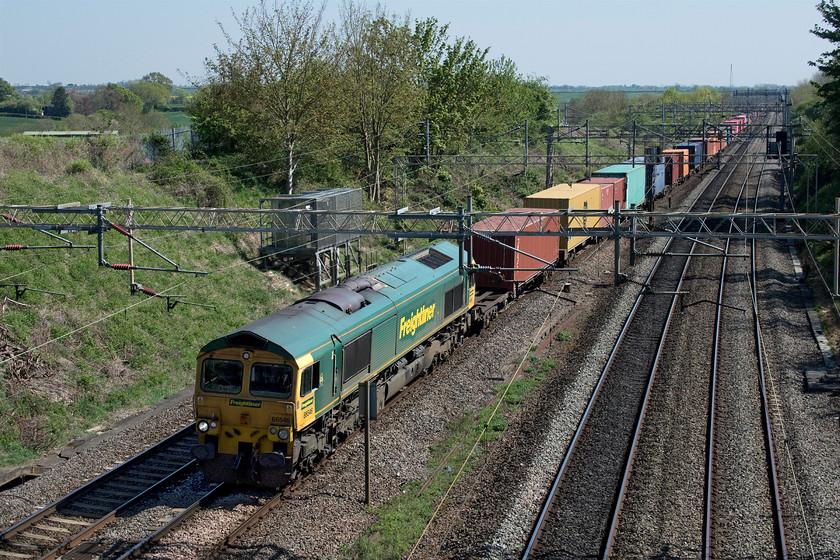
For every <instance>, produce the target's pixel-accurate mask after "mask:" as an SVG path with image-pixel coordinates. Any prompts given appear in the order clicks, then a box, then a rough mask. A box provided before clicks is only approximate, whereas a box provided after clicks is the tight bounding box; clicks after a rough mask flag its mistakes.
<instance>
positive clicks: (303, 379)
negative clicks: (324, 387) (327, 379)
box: [300, 362, 321, 397]
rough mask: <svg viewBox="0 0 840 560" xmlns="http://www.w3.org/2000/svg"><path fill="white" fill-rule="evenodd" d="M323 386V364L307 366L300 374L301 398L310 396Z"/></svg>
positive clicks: (316, 363)
mask: <svg viewBox="0 0 840 560" xmlns="http://www.w3.org/2000/svg"><path fill="white" fill-rule="evenodd" d="M320 386H321V362H315V363H314V364H312V365H311V366H307V367H306V368H304V370H303V371H302V372H301V374H300V396H301V397H303V396H305V395H307V394H309V393H310V392H311V391H312V390H313V389H317V388H318V387H320Z"/></svg>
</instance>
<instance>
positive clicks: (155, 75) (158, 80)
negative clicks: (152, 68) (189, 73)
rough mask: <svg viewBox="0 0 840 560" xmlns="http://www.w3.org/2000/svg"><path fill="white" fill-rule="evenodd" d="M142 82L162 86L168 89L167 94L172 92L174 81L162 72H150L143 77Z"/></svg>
mask: <svg viewBox="0 0 840 560" xmlns="http://www.w3.org/2000/svg"><path fill="white" fill-rule="evenodd" d="M142 81H144V82H151V83H154V84H160V85H162V86H163V87H165V88H166V91H167V93H171V92H172V85H173V84H172V80H170V79H169V78H167V77H166V76H164V75H163V74H161V73H160V72H150V73H148V74H146V75H145V76H143V78H142Z"/></svg>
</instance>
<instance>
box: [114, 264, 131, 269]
mask: <svg viewBox="0 0 840 560" xmlns="http://www.w3.org/2000/svg"><path fill="white" fill-rule="evenodd" d="M111 268H115V269H117V270H132V269H133V268H134V267H133V266H131V265H130V264H120V263H117V264H112V265H111Z"/></svg>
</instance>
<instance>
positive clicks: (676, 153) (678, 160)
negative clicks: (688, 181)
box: [662, 149, 688, 183]
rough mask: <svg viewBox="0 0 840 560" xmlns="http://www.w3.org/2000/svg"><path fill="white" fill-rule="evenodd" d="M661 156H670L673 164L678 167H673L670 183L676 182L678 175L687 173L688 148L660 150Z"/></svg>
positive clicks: (683, 175)
mask: <svg viewBox="0 0 840 560" xmlns="http://www.w3.org/2000/svg"><path fill="white" fill-rule="evenodd" d="M662 155H663V156H672V161H673V162H674V164H676V165H679V167H676V168H673V172H672V176H671V179H672V180H671V183H676V182H677V179H679V178H680V177H685V176H686V175H688V150H678V149H672V150H662Z"/></svg>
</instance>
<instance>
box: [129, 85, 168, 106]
mask: <svg viewBox="0 0 840 560" xmlns="http://www.w3.org/2000/svg"><path fill="white" fill-rule="evenodd" d="M128 90H129V91H130V92H131V93H133V94H135V95H136V96H137V97H139V98H140V99H141V100H142V101H143V111H145V112H147V113H148V112H149V111H151V110H152V109H154V108H155V107H166V106H167V105H169V96H170V91H171V90H170V88H168V87H166V86H165V85H163V84H159V83H157V82H147V81H145V80H138V81H136V82H129V84H128Z"/></svg>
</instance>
